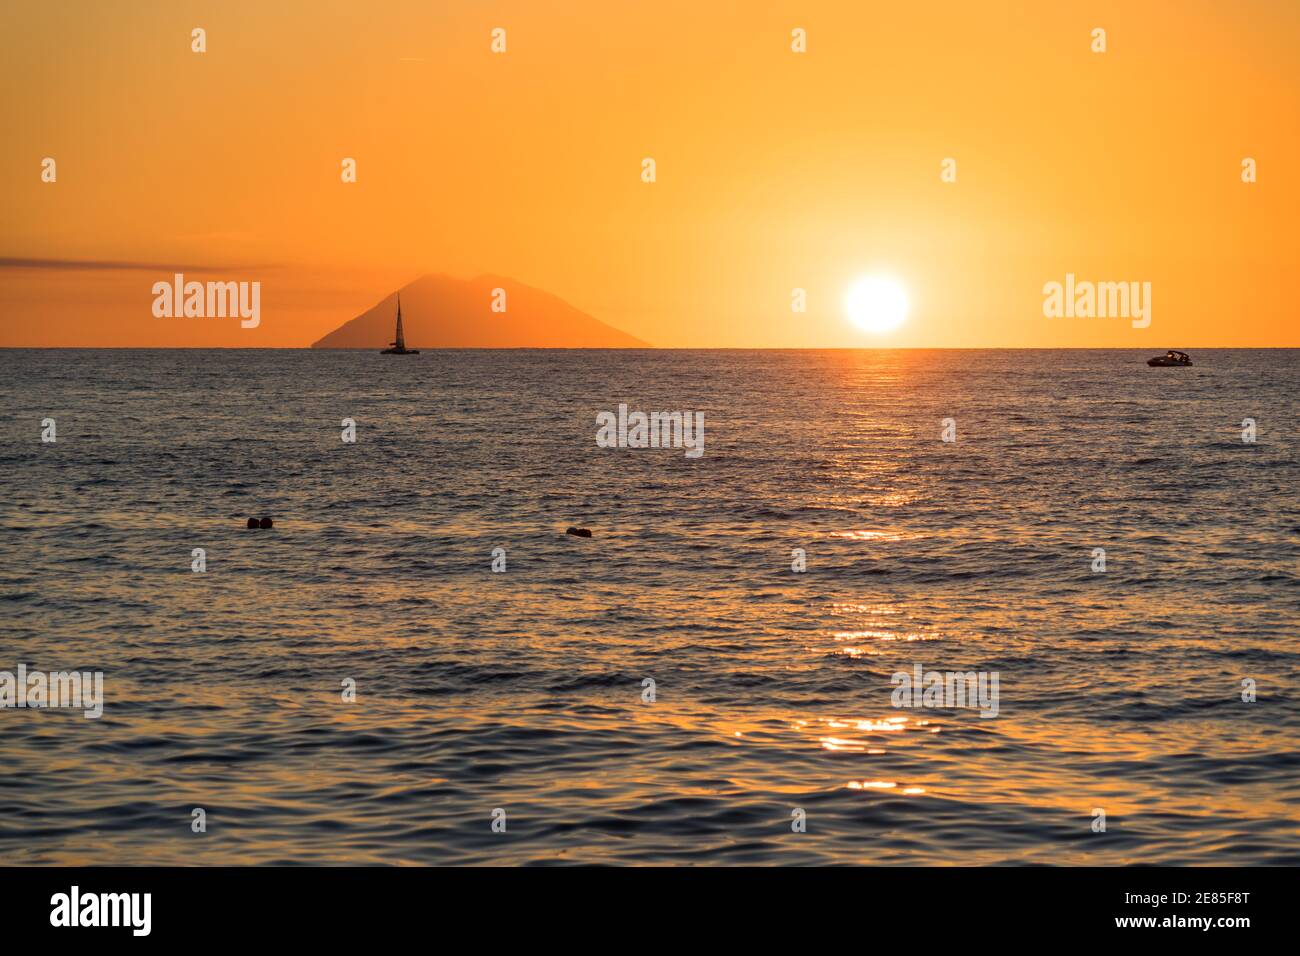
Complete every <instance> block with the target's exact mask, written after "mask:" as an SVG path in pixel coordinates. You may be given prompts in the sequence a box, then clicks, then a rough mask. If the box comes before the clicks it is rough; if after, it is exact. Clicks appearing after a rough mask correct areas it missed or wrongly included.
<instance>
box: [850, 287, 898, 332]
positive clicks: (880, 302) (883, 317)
mask: <svg viewBox="0 0 1300 956" xmlns="http://www.w3.org/2000/svg"><path fill="white" fill-rule="evenodd" d="M907 308H908V302H907V292H906V291H905V290H904V289H903V286H902V284H901V283H900V282H898V281H897V280H895V279H891V278H887V277H885V276H866V277H864V278H861V279H858V280H857V281H856V282H854V283H853V285H852V286H850V287H849V292H848V295H846V296H845V297H844V311H845V312H846V313H848V317H849V321H850V322H852V323H853V324H854V325H856V326H857V327H858V328H860V329H862V330H863V331H864V332H892V331H893V330H894V329H896V328H898V327H899V326H900V325H902V324H903V323H904V322H905V321H907Z"/></svg>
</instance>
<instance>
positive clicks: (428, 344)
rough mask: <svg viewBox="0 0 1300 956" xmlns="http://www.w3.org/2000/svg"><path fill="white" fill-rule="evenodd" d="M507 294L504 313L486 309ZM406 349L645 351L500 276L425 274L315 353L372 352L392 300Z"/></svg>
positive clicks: (388, 335)
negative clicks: (500, 292)
mask: <svg viewBox="0 0 1300 956" xmlns="http://www.w3.org/2000/svg"><path fill="white" fill-rule="evenodd" d="M497 289H502V290H504V292H505V297H504V301H505V311H503V312H494V311H492V305H493V302H494V301H499V300H500V297H499V296H498V295H497V294H496V293H495V290H497ZM399 295H400V296H401V297H402V323H403V325H404V326H405V330H406V344H407V345H408V346H409V347H410V348H414V349H419V348H426V349H438V348H481V349H519V348H525V349H529V348H531V349H612V348H649V347H650V346H649V345H648V344H647V343H645V342H642V341H641V340H640V339H637V338H634V337H633V336H631V335H628V334H627V333H626V332H621V331H619V330H618V329H616V328H614V327H613V326H610V325H606V324H605V323H604V322H601V321H600V320H599V319H596V318H593V317H592V316H590V315H587V313H585V312H582V311H580V310H578V309H575V308H574V307H573V306H571V305H569V304H568V303H567V302H565V301H564V300H562V299H560V298H559V297H557V296H554V295H551V294H550V293H549V292H543V291H542V290H541V289H534V288H533V287H532V286H527V285H524V284H523V283H522V282H516V281H515V280H514V279H509V278H506V277H505V276H496V275H481V276H476V277H475V278H473V279H456V278H453V277H452V276H447V275H424V276H421V277H420V278H418V279H416V280H415V281H414V282H411V283H409V284H407V285H404V286H402V288H400V289H394V290H393V292H392V293H390V294H389V295H387V296H386V297H385V298H384V299H382V300H381V301H380V302H379V303H377V304H376V305H375V306H374V307H373V308H371V309H368V310H367V311H365V312H362V313H361V314H360V315H358V316H357V317H356V318H354V319H352V320H350V321H348V322H345V323H344V324H343V325H341V326H339V327H338V328H337V329H335V330H334V331H333V332H331V333H329V334H328V335H326V336H324V337H323V338H321V339H320V340H319V341H317V342H315V343H314V344H313V345H312V348H314V349H372V348H373V349H378V348H383V347H384V346H385V345H386V344H388V343H389V342H391V341H392V339H393V329H394V325H395V323H396V319H397V297H398V296H399Z"/></svg>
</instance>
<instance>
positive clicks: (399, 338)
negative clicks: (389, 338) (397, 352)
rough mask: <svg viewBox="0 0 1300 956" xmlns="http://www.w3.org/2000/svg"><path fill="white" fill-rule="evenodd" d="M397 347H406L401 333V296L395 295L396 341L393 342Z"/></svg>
mask: <svg viewBox="0 0 1300 956" xmlns="http://www.w3.org/2000/svg"><path fill="white" fill-rule="evenodd" d="M394 344H395V345H396V346H397V347H398V348H399V349H404V348H406V339H405V337H404V336H403V335H402V297H401V296H400V295H399V296H398V297H397V341H396V342H395V343H394Z"/></svg>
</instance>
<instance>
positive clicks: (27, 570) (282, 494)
mask: <svg viewBox="0 0 1300 956" xmlns="http://www.w3.org/2000/svg"><path fill="white" fill-rule="evenodd" d="M1148 354H1149V353H1147V352H1141V353H1139V352H1131V351H1067V352H1033V351H1029V352H1022V351H946V352H927V351H831V352H743V351H740V352H737V351H719V352H704V351H701V352H691V351H681V352H677V351H655V352H650V351H626V352H603V351H595V352H563V351H555V352H549V351H519V352H511V351H506V352H492V351H445V352H440V351H426V352H425V353H424V354H422V355H419V356H411V357H405V358H398V357H390V356H381V355H378V354H374V353H349V352H308V351H299V352H292V351H290V352H280V351H247V352H241V351H158V352H151V351H84V352H82V351H4V352H0V429H2V432H3V444H2V445H0V456H3V471H2V478H0V613H2V615H3V630H0V670H8V671H14V670H15V669H16V667H17V665H18V664H20V663H24V664H26V665H27V666H28V668H29V669H38V670H47V671H55V670H69V669H74V668H75V669H80V670H101V671H103V673H104V681H105V703H104V715H103V717H102V718H101V719H99V720H88V719H85V718H84V717H83V716H82V714H81V713H80V712H79V711H76V712H74V711H69V710H30V709H28V710H18V709H2V710H0V739H3V741H4V745H3V746H4V765H3V769H2V770H0V862H3V863H66V864H82V863H93V864H108V863H115V864H191V863H209V864H216V863H220V864H235V863H314V864H315V863H413V864H434V863H445V864H466V863H491V864H525V863H527V864H540V863H651V864H664V863H687V864H819V863H855V864H987V863H1053V864H1122V863H1172V864H1229V863H1234V864H1254V863H1265V864H1289V865H1296V864H1300V819H1298V818H1300V783H1298V782H1297V781H1298V779H1300V705H1298V703H1297V693H1296V688H1297V686H1298V684H1300V560H1298V559H1300V502H1298V496H1297V489H1300V452H1298V450H1297V411H1298V410H1300V408H1298V406H1300V353H1297V352H1295V351H1201V352H1197V353H1194V355H1193V357H1194V359H1195V360H1196V361H1197V365H1196V367H1194V368H1190V369H1151V368H1147V367H1146V365H1145V364H1144V360H1145V358H1146V357H1147V355H1148ZM620 402H626V403H628V405H629V406H630V407H631V408H632V409H634V410H635V409H643V410H646V411H650V410H678V409H686V410H701V411H703V412H704V413H705V422H706V431H705V439H706V442H705V454H704V455H703V457H701V458H699V459H696V460H692V459H689V458H687V457H685V455H684V454H683V453H682V452H681V451H679V450H672V449H645V450H640V449H605V448H599V447H597V445H596V442H595V433H596V415H597V413H598V412H600V411H604V410H614V409H616V408H617V406H618V404H619V403H620ZM949 417H951V418H953V419H955V421H956V429H957V441H956V442H955V443H945V442H942V441H941V440H940V431H941V428H942V425H941V420H942V419H944V418H949ZM44 418H53V419H55V420H56V423H57V424H56V427H57V433H56V434H57V441H56V442H55V443H53V444H48V443H42V441H41V437H40V436H41V421H42V419H44ZM344 418H352V419H354V420H355V422H356V428H357V440H356V443H355V444H345V443H344V442H343V441H342V440H341V438H340V435H341V426H340V422H341V420H342V419H344ZM1246 418H1252V419H1255V421H1256V422H1257V427H1258V438H1257V440H1256V441H1255V442H1254V443H1248V442H1244V441H1243V440H1242V422H1243V419H1246ZM264 514H265V515H270V516H272V517H273V518H274V520H275V528H274V529H272V530H267V531H261V530H259V531H249V530H247V529H246V528H245V526H244V524H245V519H246V518H247V517H248V516H249V515H255V516H261V515H264ZM570 525H579V526H584V527H589V528H591V529H592V532H593V536H592V538H590V539H580V538H575V537H572V536H566V535H565V534H564V533H563V532H564V530H565V528H566V527H568V526H570ZM194 548H203V549H205V550H206V555H207V570H206V571H205V572H203V573H195V572H193V571H192V570H191V561H192V558H191V553H192V549H194ZM496 548H504V549H505V554H506V570H505V572H504V573H494V572H493V571H492V560H493V550H494V549H496ZM1096 548H1104V549H1105V553H1106V570H1105V572H1104V573H1103V572H1096V571H1094V570H1093V566H1094V549H1096ZM795 549H803V551H804V552H806V567H807V570H806V571H804V572H803V573H796V572H794V571H793V570H792V562H793V560H794V552H795ZM917 664H920V665H921V666H922V667H923V668H924V669H925V670H939V671H977V672H978V671H983V672H997V674H998V675H999V694H1000V696H999V710H998V715H997V716H996V717H995V718H991V719H988V718H982V717H981V716H980V714H979V712H978V711H976V710H970V709H958V708H947V709H945V708H926V709H911V708H895V707H894V706H892V704H891V692H892V691H893V689H894V686H893V685H892V684H891V681H890V678H891V676H892V675H893V674H894V673H895V672H897V671H909V672H910V671H911V670H912V669H913V667H914V665H917ZM647 678H650V679H652V680H653V681H654V682H655V685H654V690H655V699H654V701H653V702H647V701H645V700H643V694H644V693H645V690H643V681H645V679H647ZM1246 679H1251V680H1253V681H1254V682H1255V687H1256V693H1257V696H1258V699H1257V700H1256V701H1255V702H1253V703H1251V702H1244V701H1243V700H1242V692H1243V683H1242V682H1243V681H1244V680H1246ZM349 680H351V681H355V686H356V701H355V702H351V703H349V702H344V700H343V699H342V697H343V687H344V682H346V681H349ZM194 808H203V809H204V810H205V811H206V814H207V832H206V833H194V832H192V830H191V819H192V817H191V811H192V810H193V809H194ZM497 808H500V809H502V810H504V811H505V814H506V831H505V832H504V833H496V832H493V830H492V828H491V823H492V816H493V811H494V810H495V809H497ZM797 808H798V809H802V810H803V811H804V812H805V813H806V821H807V832H804V833H796V832H792V827H791V824H792V820H793V817H792V812H793V811H794V810H796V809H797ZM1097 809H1101V810H1104V811H1105V815H1106V830H1105V832H1104V833H1097V832H1093V821H1094V811H1095V810H1097Z"/></svg>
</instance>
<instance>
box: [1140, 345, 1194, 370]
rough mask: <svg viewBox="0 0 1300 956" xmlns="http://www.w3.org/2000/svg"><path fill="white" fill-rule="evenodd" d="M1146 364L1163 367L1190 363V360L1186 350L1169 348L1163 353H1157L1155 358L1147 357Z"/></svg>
mask: <svg viewBox="0 0 1300 956" xmlns="http://www.w3.org/2000/svg"><path fill="white" fill-rule="evenodd" d="M1147 364H1148V365H1150V366H1152V367H1153V368H1163V367H1165V366H1170V367H1172V366H1176V365H1191V364H1192V360H1191V359H1190V358H1189V357H1188V355H1187V353H1186V352H1178V351H1175V350H1174V349H1170V350H1169V351H1168V352H1166V353H1165V354H1164V355H1157V356H1156V357H1155V358H1149V359H1147Z"/></svg>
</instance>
